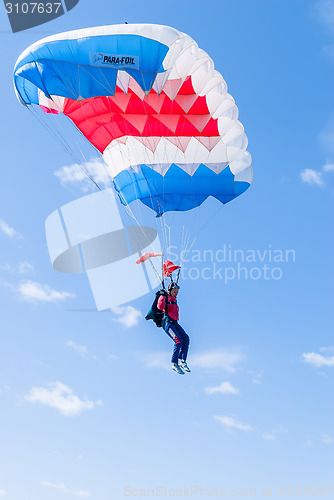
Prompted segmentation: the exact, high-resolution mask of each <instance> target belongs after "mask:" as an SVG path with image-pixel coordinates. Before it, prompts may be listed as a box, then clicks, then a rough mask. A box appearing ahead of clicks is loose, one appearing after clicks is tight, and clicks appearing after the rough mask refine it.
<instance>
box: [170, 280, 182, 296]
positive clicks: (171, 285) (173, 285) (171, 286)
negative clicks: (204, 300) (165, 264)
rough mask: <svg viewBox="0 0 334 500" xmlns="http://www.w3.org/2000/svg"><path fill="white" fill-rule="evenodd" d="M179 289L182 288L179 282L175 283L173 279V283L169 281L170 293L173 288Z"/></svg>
mask: <svg viewBox="0 0 334 500" xmlns="http://www.w3.org/2000/svg"><path fill="white" fill-rule="evenodd" d="M175 288H176V289H177V290H180V287H179V285H178V284H177V283H174V281H172V282H171V283H169V285H168V293H170V292H171V291H172V290H174V289H175Z"/></svg>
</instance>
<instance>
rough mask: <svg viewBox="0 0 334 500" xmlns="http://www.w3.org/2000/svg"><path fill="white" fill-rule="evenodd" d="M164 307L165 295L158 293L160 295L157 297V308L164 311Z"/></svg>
mask: <svg viewBox="0 0 334 500" xmlns="http://www.w3.org/2000/svg"><path fill="white" fill-rule="evenodd" d="M165 307H166V297H165V296H164V295H160V297H159V298H158V303H157V308H158V309H160V311H164V312H165Z"/></svg>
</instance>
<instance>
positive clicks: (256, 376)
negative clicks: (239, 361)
mask: <svg viewBox="0 0 334 500" xmlns="http://www.w3.org/2000/svg"><path fill="white" fill-rule="evenodd" d="M248 373H249V374H250V375H252V377H253V378H252V384H261V380H262V377H263V370H258V371H252V370H250V371H249V372H248Z"/></svg>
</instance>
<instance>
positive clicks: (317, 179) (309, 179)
mask: <svg viewBox="0 0 334 500" xmlns="http://www.w3.org/2000/svg"><path fill="white" fill-rule="evenodd" d="M300 177H301V180H302V182H305V183H306V184H311V185H315V186H319V187H322V186H324V185H325V183H324V181H323V179H322V173H321V172H318V171H317V170H313V169H312V168H305V169H304V170H302V171H301V172H300Z"/></svg>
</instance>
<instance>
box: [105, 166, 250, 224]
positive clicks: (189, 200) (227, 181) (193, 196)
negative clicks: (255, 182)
mask: <svg viewBox="0 0 334 500" xmlns="http://www.w3.org/2000/svg"><path fill="white" fill-rule="evenodd" d="M114 186H115V189H116V190H117V191H118V193H119V196H120V199H121V201H122V203H123V204H127V203H131V202H132V201H134V200H138V199H139V200H140V201H142V203H144V204H145V205H147V206H148V207H149V208H152V209H153V210H154V211H155V212H156V214H157V216H161V215H162V214H163V213H164V212H168V211H183V210H190V209H192V208H195V207H197V206H199V205H201V204H202V203H203V202H204V201H205V200H206V199H207V198H208V197H209V196H213V197H214V198H216V199H217V200H219V201H221V202H222V203H228V202H229V201H231V200H233V199H234V198H236V197H237V196H239V195H240V194H242V193H244V192H245V191H246V189H247V188H248V187H249V183H248V182H243V181H235V177H234V175H233V173H232V172H231V170H230V167H229V166H227V167H225V168H224V170H222V171H221V172H220V173H219V174H216V173H215V172H213V171H212V170H211V169H210V168H209V167H208V166H206V165H204V164H203V163H201V164H200V166H199V167H198V168H197V170H196V171H195V173H194V174H193V175H189V174H188V173H187V172H185V171H184V170H182V168H180V167H179V166H177V165H175V164H172V165H171V166H170V167H169V169H168V171H167V172H166V174H165V175H164V176H163V175H161V174H160V173H159V172H157V171H155V170H153V169H152V168H151V167H149V166H147V165H140V168H138V167H137V168H135V169H134V168H130V169H129V170H124V171H122V172H120V173H119V174H118V175H116V176H115V178H114ZM222 193H224V194H223V195H222Z"/></svg>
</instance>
